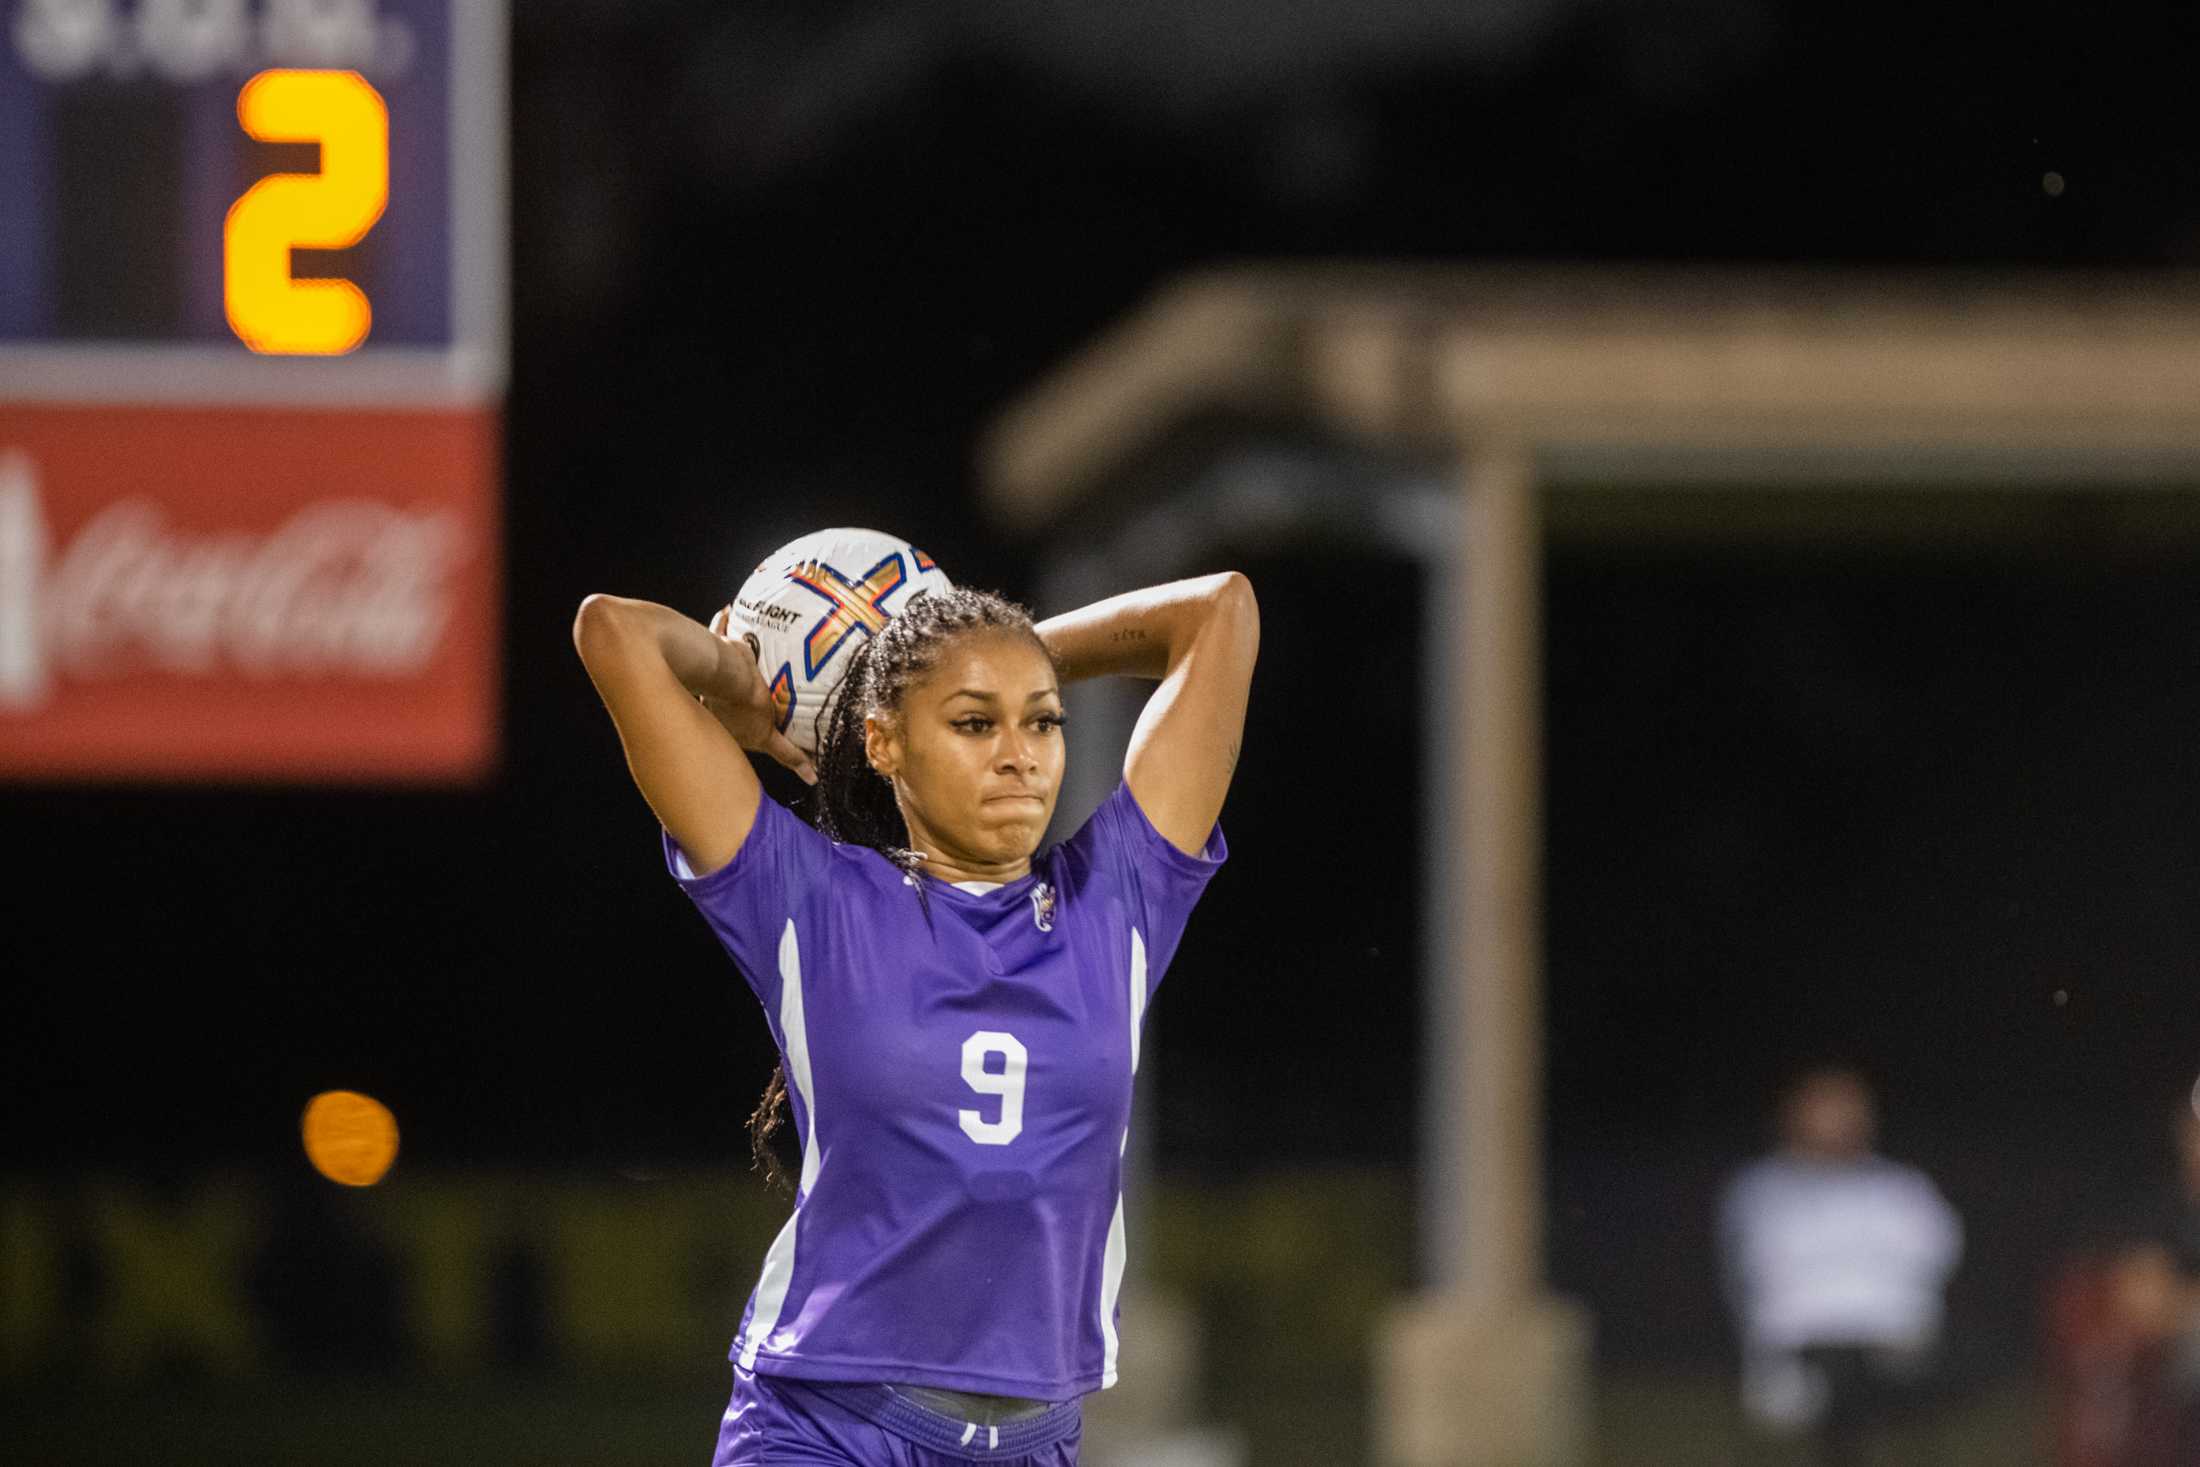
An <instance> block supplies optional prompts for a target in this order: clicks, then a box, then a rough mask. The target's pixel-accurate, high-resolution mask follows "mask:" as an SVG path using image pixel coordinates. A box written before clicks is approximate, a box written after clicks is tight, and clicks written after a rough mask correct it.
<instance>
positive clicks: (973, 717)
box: [951, 713, 993, 734]
mask: <svg viewBox="0 0 2200 1467" xmlns="http://www.w3.org/2000/svg"><path fill="white" fill-rule="evenodd" d="M951 726H952V727H955V728H959V729H961V730H962V731H963V732H964V733H971V734H981V733H984V732H986V731H987V730H988V729H990V728H992V727H993V720H992V719H990V718H987V717H986V716H985V715H984V714H982V713H973V714H970V715H969V716H967V717H964V718H958V719H956V720H955V722H954V723H953V725H951Z"/></svg>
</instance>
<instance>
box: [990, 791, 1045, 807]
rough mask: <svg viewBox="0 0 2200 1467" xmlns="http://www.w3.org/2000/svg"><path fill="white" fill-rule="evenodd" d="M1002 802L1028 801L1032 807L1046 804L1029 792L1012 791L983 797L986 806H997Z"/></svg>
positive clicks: (1039, 797)
mask: <svg viewBox="0 0 2200 1467" xmlns="http://www.w3.org/2000/svg"><path fill="white" fill-rule="evenodd" d="M1004 800H1029V801H1030V802H1031V803H1032V804H1034V805H1044V804H1045V803H1046V800H1045V798H1044V797H1042V796H1039V795H1035V794H1033V793H1031V791H1029V790H1012V791H1010V792H1009V793H1007V794H1001V795H987V796H986V797H985V803H986V804H988V805H997V804H1000V803H1001V802H1002V801H1004Z"/></svg>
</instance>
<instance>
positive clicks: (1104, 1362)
mask: <svg viewBox="0 0 2200 1467" xmlns="http://www.w3.org/2000/svg"><path fill="white" fill-rule="evenodd" d="M1130 1010H1131V1073H1132V1074H1133V1075H1136V1074H1137V1073H1138V1030H1139V1026H1140V1025H1141V1024H1142V1023H1144V1021H1145V1018H1146V939H1145V938H1143V937H1141V936H1139V935H1138V929H1137V928H1135V927H1133V928H1132V929H1131V1004H1130ZM1130 1144H1131V1133H1130V1128H1129V1127H1127V1126H1126V1127H1125V1128H1124V1129H1123V1139H1122V1140H1121V1141H1120V1142H1118V1143H1116V1148H1115V1154H1116V1155H1117V1156H1118V1157H1121V1156H1122V1155H1123V1153H1124V1152H1125V1151H1126V1150H1127V1149H1129V1147H1130ZM1129 1255H1130V1243H1129V1240H1128V1239H1127V1238H1126V1237H1125V1236H1124V1233H1123V1194H1122V1193H1121V1192H1120V1191H1118V1192H1117V1193H1116V1194H1115V1220H1114V1221H1113V1222H1111V1223H1109V1224H1108V1251H1107V1252H1106V1253H1105V1254H1104V1255H1102V1257H1101V1260H1100V1340H1101V1346H1102V1354H1101V1359H1100V1389H1102V1390H1106V1389H1108V1388H1109V1387H1110V1386H1112V1385H1114V1384H1115V1354H1116V1339H1115V1305H1116V1301H1117V1300H1118V1299H1119V1298H1121V1297H1122V1294H1123V1265H1124V1263H1125V1262H1126V1261H1127V1260H1128V1258H1129Z"/></svg>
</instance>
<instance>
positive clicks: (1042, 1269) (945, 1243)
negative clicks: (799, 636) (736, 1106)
mask: <svg viewBox="0 0 2200 1467" xmlns="http://www.w3.org/2000/svg"><path fill="white" fill-rule="evenodd" d="M725 626H726V613H724V612H721V613H720V614H719V616H718V618H717V619H716V620H715V621H714V622H713V623H712V625H711V626H710V627H707V628H706V627H704V626H702V625H700V624H698V623H696V622H693V621H690V620H689V619H687V618H686V617H684V616H681V615H680V614H679V613H677V612H675V611H671V610H669V609H667V608H665V607H662V606H656V605H652V604H649V603H647V602H642V601H630V600H624V599H620V598H617V597H609V596H591V597H590V598H588V600H587V601H585V602H583V603H582V605H581V609H580V615H579V617H578V618H577V620H576V622H575V624H574V641H575V643H576V645H577V646H578V648H579V650H580V654H581V658H582V660H583V661H584V662H585V663H586V664H587V667H588V672H589V676H590V677H591V678H593V679H594V681H595V684H596V688H597V691H598V692H599V693H600V694H601V695H602V697H603V700H604V704H605V706H606V707H607V708H608V709H609V710H610V713H611V717H612V720H613V722H614V723H616V724H617V725H618V731H619V737H620V741H621V742H622V743H623V744H624V745H625V749H626V758H627V767H628V769H629V770H630V771H631V772H632V773H633V776H634V781H635V783H636V784H637V785H638V786H639V787H640V789H641V792H642V796H643V798H644V799H646V800H647V801H648V802H649V805H650V808H651V809H652V810H654V811H655V812H656V814H657V818H658V819H659V821H660V822H661V823H662V824H663V826H664V831H665V835H664V846H665V855H666V860H667V862H668V864H669V865H670V867H671V869H672V872H673V875H674V876H675V877H676V878H677V879H678V880H679V882H680V884H681V885H682V887H683V888H684V889H685V890H686V891H687V893H688V895H689V896H690V897H691V898H693V900H694V901H695V903H696V905H697V906H698V907H699V908H700V909H701V911H702V913H703V916H704V917H705V919H706V920H707V921H708V922H709V923H710V925H711V927H712V929H713V930H714V931H715V932H716V933H717V934H718V937H719V940H720V941H721V942H722V943H723V944H724V945H725V947H726V949H727V951H728V952H729V953H730V954H731V955H732V957H733V959H734V961H735V962H736V963H737V964H738V965H739V967H740V969H741V971H742V972H743V974H744V975H746V977H747V979H748V981H749V984H750V986H751V987H752V988H753V989H754V990H755V992H756V995H757V998H758V999H759V1001H760V1002H761V1003H762V1004H763V1006H764V1010H765V1015H766V1018H767V1020H768V1021H769V1022H770V1024H771V1028H772V1033H773V1038H774V1039H775V1040H777V1041H778V1046H779V1052H780V1055H781V1057H782V1065H781V1073H782V1075H783V1076H784V1077H785V1083H786V1089H787V1098H788V1099H789V1100H790V1101H791V1102H792V1106H793V1109H794V1116H795V1124H796V1127H797V1131H798V1134H799V1136H800V1139H801V1142H802V1172H801V1184H800V1190H799V1192H798V1194H797V1200H796V1205H795V1210H794V1215H793V1216H792V1217H790V1218H789V1219H788V1221H787V1224H786V1226H785V1227H784V1228H783V1229H781V1231H780V1233H779V1236H778V1239H777V1240H776V1241H775V1242H774V1243H773V1244H772V1246H771V1249H770V1251H769V1253H768V1254H767V1255H766V1257H765V1260H764V1266H763V1270H762V1273H761V1276H760V1277H759V1279H758V1282H757V1285H756V1290H755V1292H754V1294H753V1295H751V1297H750V1300H749V1305H748V1308H747V1310H746V1312H745V1313H744V1315H743V1318H742V1321H741V1326H740V1330H739V1333H738V1335H737V1337H736V1339H735V1341H734V1346H733V1350H732V1358H733V1365H734V1386H733V1399H732V1403H731V1405H730V1406H729V1407H728V1408H727V1411H726V1414H725V1418H724V1422H723V1424H722V1426H721V1429H720V1432H719V1437H718V1450H717V1456H716V1458H715V1462H716V1464H717V1467H750V1464H764V1463H772V1464H777V1463H791V1462H801V1463H809V1464H837V1467H887V1464H891V1467H945V1464H948V1463H959V1462H969V1461H987V1462H1014V1463H1024V1464H1029V1467H1068V1464H1073V1463H1074V1462H1075V1461H1076V1457H1077V1443H1078V1439H1079V1434H1080V1425H1081V1418H1080V1414H1079V1406H1078V1401H1079V1398H1080V1397H1082V1396H1083V1395H1084V1394H1085V1393H1087V1392H1089V1391H1093V1390H1097V1389H1103V1388H1105V1387H1107V1386H1110V1385H1113V1384H1114V1383H1115V1372H1116V1296H1117V1293H1118V1290H1119V1289H1120V1287H1121V1284H1122V1280H1123V1261H1124V1239H1123V1207H1122V1156H1123V1144H1124V1138H1125V1135H1126V1131H1127V1127H1128V1124H1129V1116H1130V1102H1131V1076H1132V1073H1133V1071H1134V1070H1135V1068H1136V1066H1137V1062H1138V1040H1139V1028H1140V1023H1141V1020H1142V1019H1143V1017H1144V1013H1145V1006H1146V1003H1147V1001H1148V1000H1149V999H1150V998H1151V997H1152V995H1153V991H1154V989H1155V987H1156V986H1157V985H1158V984H1159V983H1160V981H1161V976H1162V973H1163V972H1164V970H1165V969H1166V968H1167V967H1168V963H1169V958H1170V956H1171V955H1172V954H1173V953H1174V952H1175V950H1176V945H1177V940H1178V938H1179V937H1180V936H1181V935H1182V933H1183V930H1184V925H1185V922H1186V920H1187V919H1188V918H1189V916H1190V914H1191V909H1192V906H1193V905H1194V903H1196V902H1197V900H1198V899H1199V895H1200V893H1201V891H1202V890H1203V889H1204V888H1205V886H1206V884H1207V881H1208V879H1209V878H1210V877H1211V876H1212V875H1213V874H1214V872H1215V869H1216V868H1217V867H1218V866H1219V865H1220V864H1221V862H1222V860H1223V859H1224V856H1225V848H1224V845H1223V839H1222V832H1221V829H1220V827H1219V826H1218V825H1217V824H1216V818H1217V816H1218V815H1219V814H1220V812H1221V809H1222V802H1223V796H1224V794H1225V793H1226V792H1227V790H1228V789H1229V784H1230V775H1231V772H1232V770H1233V769H1234V768H1235V766H1236V763H1237V754H1238V746H1239V739H1240V738H1241V736H1242V732H1243V728H1244V722H1245V704H1246V693H1247V689H1248V686H1249V684H1250V682H1251V680H1252V673H1253V663H1254V659H1255V656H1256V654H1257V652H1258V648H1259V614H1258V610H1257V608H1256V606H1255V604H1254V600H1253V593H1252V588H1251V586H1250V585H1249V584H1248V583H1247V581H1246V580H1245V578H1244V577H1243V576H1240V575H1237V574H1236V573H1234V572H1233V573H1229V574H1224V575H1219V576H1212V577H1207V578H1204V579H1199V580H1190V581H1179V582H1175V583H1172V584H1169V585H1163V586H1157V587H1154V588H1152V589H1149V590H1144V591H1137V592H1132V593H1130V594H1127V595H1123V596H1117V597H1113V598H1111V599H1109V600H1105V601H1101V602H1098V603H1096V604H1095V605H1092V606H1088V607H1086V608H1084V609H1083V610H1080V611H1073V612H1070V613H1068V614H1067V615H1063V616H1058V617H1054V618H1052V619H1050V620H1048V621H1046V622H1043V623H1040V624H1038V625H1036V626H1034V625H1033V623H1032V622H1031V620H1030V618H1029V616H1028V615H1027V614H1026V613H1024V612H1023V610H1022V609H1021V608H1019V607H1016V606H1013V605H1011V604H1010V603H1008V602H1005V601H1003V600H1001V599H1000V598H998V597H995V596H991V595H987V594H985V593H982V592H975V591H969V590H962V589H958V590H955V591H952V592H946V593H936V594H928V595H923V596H920V597H918V598H916V599H915V600H913V601H911V602H910V604H909V605H907V606H906V607H904V608H903V610H902V611H901V612H900V613H898V614H897V615H895V616H894V617H893V618H891V619H890V620H889V621H888V622H887V623H886V625H885V628H884V629H883V630H882V631H880V632H879V633H878V634H877V635H876V636H875V637H873V638H872V639H870V640H869V641H868V642H867V643H866V644H865V645H864V646H863V647H862V649H861V650H860V651H859V653H858V655H857V657H856V659H855V660H854V662H853V663H852V665H851V669H850V671H849V673H848V677H847V681H846V683H845V684H844V685H843V687H842V689H841V692H840V693H839V695H838V696H837V699H836V701H835V703H834V704H833V705H832V720H831V723H832V726H831V729H830V730H829V732H828V733H827V734H826V735H825V736H824V737H823V738H822V739H821V741H820V747H819V757H818V761H817V767H815V768H813V767H812V766H811V764H810V761H808V760H807V759H805V758H804V757H803V755H802V754H801V752H800V751H799V750H798V749H796V748H795V747H794V745H793V744H791V743H789V742H788V740H787V739H786V738H785V737H784V736H783V735H781V734H779V733H778V732H777V731H776V730H775V729H774V728H773V716H772V706H771V702H770V699H769V696H768V694H767V693H766V690H765V685H764V680H763V678H762V677H761V676H759V674H758V671H757V667H756V661H755V657H754V654H753V653H752V652H751V651H750V649H749V648H748V646H747V645H746V644H745V643H744V642H742V641H740V640H738V639H731V638H729V637H727V636H726V635H724V629H725ZM1107 674H1121V675H1128V676H1133V677H1145V678H1157V679H1159V680H1160V687H1159V688H1158V689H1157V690H1156V691H1155V693H1154V694H1153V696H1152V697H1150V698H1149V699H1148V700H1147V703H1146V707H1145V711H1144V713H1143V714H1142V715H1141V717H1140V718H1139V720H1138V724H1137V729H1136V732H1135V733H1134V734H1133V735H1132V738H1131V742H1130V750H1129V753H1128V755H1127V756H1126V758H1125V760H1124V769H1123V784H1122V785H1121V786H1120V787H1119V788H1118V789H1117V790H1116V792H1115V794H1114V795H1113V796H1112V797H1110V798H1109V799H1108V800H1107V801H1106V802H1105V803H1104V804H1103V805H1101V807H1100V808H1099V810H1098V811H1097V812H1095V813H1094V815H1093V816H1092V818H1091V819H1090V820H1088V821H1087V822H1086V823H1085V825H1084V827H1083V828H1082V829H1080V830H1079V831H1078V832H1077V833H1076V834H1075V835H1073V836H1072V837H1070V838H1069V839H1068V840H1066V841H1064V842H1062V843H1060V844H1059V845H1056V846H1054V847H1053V848H1051V849H1050V850H1048V851H1047V852H1046V853H1044V854H1043V855H1042V854H1040V853H1039V849H1038V848H1039V840H1040V836H1041V833H1042V832H1043V831H1045V829H1046V827H1047V822H1048V819H1049V817H1050V816H1051V815H1052V814H1053V810H1054V802H1055V797H1056V794H1057V792H1058V789H1059V786H1060V781H1061V775H1062V766H1063V742H1062V740H1063V732H1062V726H1063V718H1062V701H1061V684H1062V683H1065V682H1072V681H1075V680H1077V679H1079V678H1086V677H1095V676H1102V675H1107ZM744 751H749V752H756V753H763V754H766V755H769V756H770V757H772V758H774V759H776V760H778V761H779V762H780V763H782V764H785V765H787V766H788V767H789V768H792V769H794V770H795V771H796V772H798V773H800V774H801V775H802V776H803V777H804V778H806V779H808V780H810V781H811V782H812V783H814V784H819V786H820V789H819V794H820V796H821V798H820V799H819V806H820V820H821V824H822V825H823V827H824V831H823V832H821V831H820V830H817V829H813V828H811V827H810V826H809V825H806V824H804V823H803V822H802V821H801V820H799V819H797V818H795V817H794V816H793V815H792V814H790V813H789V812H788V811H787V810H786V809H785V808H784V807H783V806H781V805H780V804H778V803H777V802H776V801H774V800H772V799H770V798H768V797H766V796H765V795H764V793H763V789H762V786H761V785H760V784H759V782H758V780H757V776H756V772H755V771H754V770H753V769H752V768H751V767H750V765H749V762H748V756H747V753H745V752H744ZM775 1088H776V1087H775ZM771 1104H772V1098H771V1097H770V1096H768V1097H767V1106H766V1108H765V1109H768V1108H769V1107H770V1105H771ZM760 1114H762V1112H761V1111H760ZM766 1123H767V1124H768V1117H767V1119H766Z"/></svg>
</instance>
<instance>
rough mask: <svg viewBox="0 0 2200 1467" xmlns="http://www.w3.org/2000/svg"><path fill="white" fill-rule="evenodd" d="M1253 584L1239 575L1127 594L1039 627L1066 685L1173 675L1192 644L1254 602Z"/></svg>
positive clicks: (1229, 573) (1202, 578)
mask: <svg viewBox="0 0 2200 1467" xmlns="http://www.w3.org/2000/svg"><path fill="white" fill-rule="evenodd" d="M1250 599H1251V591H1250V589H1249V588H1247V586H1246V581H1245V578H1244V577H1243V576H1241V575H1238V574H1237V573H1236V572H1234V571H1225V572H1224V573H1222V574H1221V575H1214V576H1198V577H1194V578H1193V579H1191V580H1186V581H1169V582H1167V583H1165V584H1163V585H1159V586H1149V587H1147V588H1145V589H1144V590H1140V591H1126V592H1124V593H1123V594H1122V595H1120V596H1110V597H1108V598H1107V599H1106V600H1105V601H1095V602H1094V603H1092V605H1090V606H1085V607H1080V608H1079V609H1077V610H1076V611H1069V612H1064V613H1063V614H1062V615H1060V616H1050V617H1048V618H1047V619H1046V620H1045V621H1042V622H1040V623H1039V627H1038V631H1039V636H1040V638H1041V639H1042V640H1043V641H1045V643H1046V644H1047V650H1048V651H1050V652H1052V653H1053V654H1054V662H1055V666H1056V667H1057V668H1058V669H1060V672H1061V677H1062V681H1063V682H1065V683H1073V682H1078V681H1081V680H1082V679H1085V678H1092V677H1146V678H1160V677H1165V676H1167V675H1168V671H1169V668H1170V667H1171V666H1173V665H1174V664H1175V662H1176V660H1177V659H1178V658H1180V657H1182V656H1183V655H1184V653H1185V652H1186V651H1187V650H1188V649H1189V648H1190V647H1191V645H1192V642H1193V641H1194V639H1196V638H1197V637H1198V636H1199V634H1200V633H1201V632H1202V631H1203V630H1205V629H1206V628H1207V627H1209V626H1211V625H1213V624H1214V623H1215V622H1217V621H1218V620H1221V619H1224V618H1227V617H1229V616H1232V615H1236V614H1238V613H1239V608H1240V605H1241V604H1244V603H1249V602H1250Z"/></svg>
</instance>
